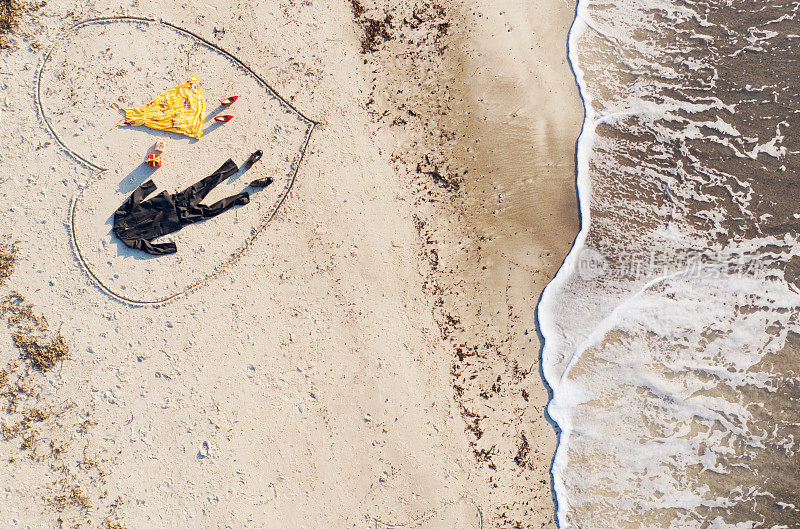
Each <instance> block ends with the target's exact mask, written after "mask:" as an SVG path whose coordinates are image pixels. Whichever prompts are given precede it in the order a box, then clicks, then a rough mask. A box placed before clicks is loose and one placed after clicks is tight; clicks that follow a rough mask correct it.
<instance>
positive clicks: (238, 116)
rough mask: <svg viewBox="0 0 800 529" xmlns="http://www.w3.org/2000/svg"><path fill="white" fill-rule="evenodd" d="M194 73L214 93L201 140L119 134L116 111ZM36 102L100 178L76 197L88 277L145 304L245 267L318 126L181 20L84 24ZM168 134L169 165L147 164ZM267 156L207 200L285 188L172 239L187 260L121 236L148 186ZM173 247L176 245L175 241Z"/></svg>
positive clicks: (68, 39)
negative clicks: (130, 200) (262, 181)
mask: <svg viewBox="0 0 800 529" xmlns="http://www.w3.org/2000/svg"><path fill="white" fill-rule="evenodd" d="M191 76H196V77H197V78H198V79H199V80H200V83H201V85H202V87H203V90H204V92H205V97H206V102H207V109H208V111H209V114H208V120H209V121H207V123H206V132H205V134H204V135H203V137H202V138H201V139H200V140H199V141H198V140H194V139H190V138H187V137H184V136H180V135H178V134H172V133H163V132H160V131H154V130H151V129H147V128H144V127H130V128H128V127H119V128H112V127H113V126H114V124H115V123H116V122H117V121H118V120H119V119H120V114H119V113H118V112H117V111H116V110H114V109H113V107H112V104H115V103H116V104H119V105H121V106H143V105H145V104H146V103H147V102H148V101H150V99H152V98H153V97H155V96H156V95H158V94H159V93H161V92H162V91H164V90H165V89H168V88H171V87H172V86H175V85H177V84H179V83H181V82H184V81H185V80H187V79H188V78H189V77H191ZM234 94H238V95H239V96H240V97H239V100H238V101H237V102H236V103H235V105H234V107H232V108H231V109H230V110H226V113H232V114H234V115H235V118H234V119H233V120H232V121H231V122H229V123H226V124H219V123H215V122H213V116H214V115H216V114H218V113H220V112H219V111H220V109H219V108H216V107H217V104H216V102H217V101H220V100H221V99H223V98H224V97H227V96H230V95H234ZM35 97H36V101H37V106H38V109H39V112H40V115H41V118H42V121H43V122H44V125H45V126H46V128H47V129H48V130H49V131H50V133H51V134H52V135H53V137H54V138H55V139H56V141H57V142H58V143H59V144H60V145H61V147H62V148H63V149H64V150H65V151H66V152H67V153H68V154H69V155H70V156H71V157H73V158H74V159H75V160H76V161H78V162H79V163H80V164H82V165H84V166H86V168H87V169H89V170H90V171H91V172H92V174H91V175H90V176H89V177H88V179H87V181H86V183H85V184H84V185H83V186H81V188H80V190H79V191H78V193H77V194H76V196H75V197H73V200H72V204H71V207H70V213H69V219H68V223H69V229H70V235H71V237H72V244H73V249H74V252H75V254H76V257H77V259H78V261H79V262H80V264H81V266H82V267H83V269H84V270H85V271H86V273H87V274H88V275H89V276H90V277H91V278H92V279H93V280H94V281H95V282H96V283H97V285H98V286H99V287H100V289H101V290H103V291H104V292H105V293H107V294H108V295H110V296H112V297H113V298H115V299H117V300H119V301H122V302H126V303H130V304H135V305H141V304H147V305H152V304H162V303H166V302H168V301H170V300H172V299H175V298H176V297H179V296H181V295H183V294H186V293H188V292H190V291H192V290H194V289H197V288H199V287H201V286H203V285H204V284H206V283H207V282H208V281H209V280H211V279H212V278H214V277H216V276H217V275H219V274H220V273H222V272H223V271H224V270H225V269H226V268H228V267H229V266H231V265H232V264H233V263H235V262H236V261H237V260H238V259H239V258H240V257H242V255H244V253H245V252H246V251H247V249H248V248H249V246H250V245H251V244H252V243H253V241H254V239H255V238H256V237H257V236H258V235H259V234H260V233H261V232H263V231H264V229H265V227H266V226H267V224H268V223H269V222H270V220H271V219H272V218H273V217H274V216H275V214H276V213H277V211H278V209H279V208H280V206H281V205H282V204H283V202H284V201H285V200H286V197H287V195H288V193H289V191H290V190H291V189H292V185H293V184H294V181H295V179H296V177H297V173H298V169H299V166H300V163H301V161H302V160H303V157H304V155H305V151H306V148H307V146H308V142H309V140H310V137H311V133H312V131H313V129H314V126H315V125H316V123H315V122H314V121H313V120H311V119H309V118H307V117H306V116H304V115H303V114H302V113H301V112H300V111H299V110H297V109H296V108H295V107H294V106H293V105H292V104H291V103H289V102H288V101H286V100H284V99H283V98H282V97H281V96H280V95H278V94H277V92H275V90H273V89H272V88H271V87H270V86H269V84H267V82H266V81H265V80H264V79H263V78H261V77H260V76H259V75H258V74H256V73H255V72H254V71H253V70H251V69H250V68H249V67H248V66H246V65H245V64H244V63H242V62H241V61H240V60H239V59H237V58H236V57H235V56H233V55H232V54H230V53H228V52H226V51H225V50H223V49H221V48H219V47H217V46H216V45H214V44H212V43H211V42H208V41H207V40H205V39H203V38H202V37H199V36H197V35H195V34H193V33H191V32H189V31H187V30H184V29H182V28H180V27H177V26H174V25H172V24H169V23H166V22H161V21H155V20H151V19H145V18H136V17H111V18H99V19H91V20H86V21H83V22H80V23H78V24H76V25H74V26H72V27H71V28H69V29H68V30H67V31H66V32H65V33H63V34H62V36H61V37H59V38H58V39H57V40H56V41H55V42H54V43H53V45H52V46H51V48H50V49H49V50H48V51H47V53H46V54H45V56H44V59H43V61H42V63H41V65H40V69H39V72H38V75H37V82H36V94H35ZM161 138H167V140H168V146H167V151H166V152H165V164H164V166H163V167H161V168H160V169H157V170H156V169H153V168H150V167H148V166H147V165H146V164H144V163H143V162H144V157H145V154H146V153H147V151H148V149H150V148H151V147H152V146H153V144H154V143H155V142H156V141H157V140H158V139H161ZM256 149H261V150H263V151H264V157H263V158H262V160H261V161H260V162H259V163H258V164H257V165H255V166H253V168H252V169H250V170H248V171H244V169H242V170H241V171H240V172H239V173H238V174H237V175H234V176H233V177H232V178H231V179H230V180H229V181H228V182H225V183H223V184H221V185H220V186H218V187H217V189H215V190H214V192H213V193H212V194H211V195H210V196H209V197H208V198H207V199H206V203H211V202H213V201H216V200H218V199H219V198H222V197H224V196H228V195H232V194H235V193H237V192H239V191H242V190H244V189H247V184H248V182H250V181H251V180H254V179H256V178H263V177H267V176H271V177H272V178H274V179H275V183H274V184H273V185H272V186H270V187H267V188H265V189H261V190H253V189H249V191H250V192H252V194H251V202H250V204H248V205H246V206H243V207H238V208H236V209H235V210H232V211H229V212H227V213H225V214H224V215H220V216H219V217H216V218H214V219H210V220H209V221H206V222H202V223H199V224H194V225H192V226H189V227H187V228H185V229H184V230H182V231H180V232H177V233H174V234H171V235H169V236H168V237H169V239H171V240H174V241H175V243H176V244H177V247H178V253H176V254H172V255H166V256H158V257H154V256H150V255H148V254H145V253H143V252H140V251H136V250H131V249H130V248H127V247H126V246H125V245H124V244H122V242H121V241H119V240H118V239H116V237H114V235H113V233H112V231H111V227H112V223H113V214H114V211H115V210H116V209H117V208H118V207H119V206H120V204H122V202H123V201H124V200H126V199H127V197H128V196H129V195H130V193H131V192H133V190H134V189H136V187H138V186H139V185H140V184H141V183H143V182H145V181H147V180H148V179H151V178H152V179H153V180H154V181H155V183H156V185H157V186H158V191H157V192H160V191H161V190H168V191H170V192H174V191H176V190H178V189H183V188H185V187H187V186H189V185H191V184H193V183H194V182H196V181H198V180H200V179H201V178H203V177H205V176H208V175H209V174H211V173H212V172H213V171H214V170H216V169H217V168H218V167H219V166H221V165H222V163H223V162H225V160H227V159H228V158H232V159H233V160H234V161H235V162H236V163H237V164H239V165H242V164H243V162H244V161H245V159H247V157H248V156H249V155H250V153H252V152H253V151H255V150H256ZM165 240H166V238H165Z"/></svg>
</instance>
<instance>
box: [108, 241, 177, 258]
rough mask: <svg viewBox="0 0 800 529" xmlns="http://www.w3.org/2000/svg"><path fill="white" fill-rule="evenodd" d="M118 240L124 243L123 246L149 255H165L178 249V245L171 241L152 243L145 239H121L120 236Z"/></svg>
mask: <svg viewBox="0 0 800 529" xmlns="http://www.w3.org/2000/svg"><path fill="white" fill-rule="evenodd" d="M120 240H121V241H122V242H123V243H125V246H127V247H128V248H133V249H134V250H141V251H143V252H147V253H149V254H150V255H167V254H170V253H175V252H177V251H178V247H177V246H175V243H174V242H172V241H169V242H159V243H152V242H150V241H148V240H147V239H123V238H122V237H120Z"/></svg>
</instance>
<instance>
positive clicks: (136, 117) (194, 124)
mask: <svg viewBox="0 0 800 529" xmlns="http://www.w3.org/2000/svg"><path fill="white" fill-rule="evenodd" d="M122 110H123V111H124V112H125V119H124V120H122V121H121V122H120V123H119V124H121V125H125V126H129V127H133V126H137V125H144V126H145V127H150V128H151V129H157V130H165V131H169V132H177V133H178V134H184V135H186V136H189V137H191V138H196V139H198V140H199V139H200V136H202V135H203V126H204V122H203V118H204V117H205V114H206V100H205V98H204V97H203V90H202V89H201V88H200V83H198V82H197V78H196V77H192V78H191V79H189V80H188V81H186V82H185V83H183V84H179V85H178V86H176V87H175V88H170V89H169V90H167V91H166V92H164V93H163V94H161V95H159V96H158V97H156V98H155V99H153V100H152V101H150V102H149V103H148V104H147V106H145V107H141V108H137V107H134V108H123V109H122Z"/></svg>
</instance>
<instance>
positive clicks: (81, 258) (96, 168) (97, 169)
mask: <svg viewBox="0 0 800 529" xmlns="http://www.w3.org/2000/svg"><path fill="white" fill-rule="evenodd" d="M113 23H131V24H140V25H146V26H150V25H159V26H161V27H164V28H168V29H170V30H172V31H175V32H177V33H179V34H181V35H183V36H185V37H189V38H191V39H193V40H194V41H196V42H197V43H199V44H200V45H203V46H205V47H206V48H207V49H209V50H210V51H212V52H214V53H217V54H219V55H221V56H222V57H224V58H225V59H227V60H228V61H230V62H231V63H233V65H234V66H235V67H237V68H239V69H241V70H242V71H243V72H244V73H245V74H246V75H248V76H250V77H251V78H252V79H253V80H255V81H256V82H257V83H258V84H259V85H260V86H261V87H263V88H264V89H265V90H266V92H267V94H268V95H269V96H270V97H271V98H273V99H276V100H277V101H278V102H279V104H280V105H281V106H282V107H284V110H286V111H287V112H293V113H294V114H295V115H296V117H297V119H298V120H299V121H302V122H303V123H304V124H305V126H306V129H305V133H304V136H303V138H302V140H301V146H300V149H299V151H298V153H299V155H298V156H296V157H295V159H294V160H293V161H292V163H291V166H290V174H289V175H287V176H288V179H287V181H286V184H285V185H284V188H283V189H282V190H281V191H280V194H279V195H278V199H277V201H276V202H274V203H273V205H272V206H271V207H270V208H269V209H268V210H267V211H266V213H265V214H264V215H263V216H262V217H261V218H260V221H259V222H258V223H257V225H255V226H252V227H251V230H250V234H249V235H248V236H247V237H245V238H244V241H243V242H242V244H241V245H239V246H238V247H237V248H236V250H235V251H233V252H232V253H231V254H230V255H229V256H227V258H223V259H222V261H221V262H219V263H218V264H217V265H216V266H214V267H213V269H212V270H211V271H209V272H208V273H200V274H199V277H198V278H196V279H194V280H192V281H191V282H189V283H188V284H187V285H186V286H185V287H183V288H178V289H177V290H176V291H172V292H169V293H166V294H163V295H156V296H153V297H152V298H147V299H143V296H138V297H134V296H130V295H126V294H125V293H124V292H122V291H120V289H117V288H115V287H114V286H111V285H109V284H108V283H107V282H106V281H104V280H103V278H102V277H100V276H99V275H98V274H97V273H96V272H95V270H93V268H92V265H91V264H90V263H89V261H88V260H87V259H86V257H85V255H84V252H83V251H82V248H81V244H80V242H79V237H78V232H77V223H76V216H77V208H78V206H79V205H80V204H81V201H82V198H83V196H84V194H85V193H86V190H87V189H88V188H89V187H90V186H91V185H92V184H93V183H95V182H97V181H98V180H99V179H101V178H102V177H103V176H104V175H106V174H107V173H108V169H107V168H105V167H102V166H100V165H99V164H97V163H95V162H93V161H91V160H90V159H89V156H84V155H83V154H81V153H79V152H76V150H74V149H72V148H70V147H69V146H68V145H67V142H65V141H64V140H63V139H62V137H61V136H60V135H59V134H58V132H57V131H56V130H55V127H54V126H53V124H52V123H51V121H50V119H48V115H47V112H46V110H45V106H44V104H43V102H42V78H43V74H44V72H45V70H46V67H47V65H48V62H49V61H50V60H51V58H52V56H53V53H54V51H55V50H56V49H58V47H59V45H60V44H62V43H63V42H64V41H65V40H66V39H67V38H68V37H69V36H70V35H71V34H73V33H74V32H76V31H77V30H79V29H81V28H84V27H86V26H90V25H95V24H113ZM35 90H36V93H35V100H36V104H37V109H38V112H39V115H40V116H41V119H42V121H43V123H44V125H45V127H46V128H47V130H48V132H49V133H50V134H51V135H52V136H53V138H54V139H55V141H56V143H57V144H58V145H59V146H60V147H61V148H62V149H63V150H64V151H65V152H66V153H67V154H69V155H70V157H72V158H73V159H74V160H76V161H77V162H78V163H80V164H81V165H84V166H86V167H87V168H88V169H90V170H92V171H93V174H92V175H91V176H90V177H89V179H88V180H87V181H86V182H85V183H84V184H83V185H81V186H80V187H79V190H78V192H77V193H76V195H75V196H73V198H72V200H71V203H70V207H69V214H68V217H69V218H68V226H69V232H70V239H71V246H72V249H73V252H74V254H75V257H76V260H77V261H78V262H79V263H80V265H81V268H82V269H83V270H84V271H85V272H86V273H87V275H88V276H89V277H90V278H91V279H92V281H93V282H94V283H95V284H96V285H97V286H98V288H99V289H100V290H101V291H103V292H104V293H105V294H107V295H109V296H110V297H112V298H114V299H116V300H118V301H120V302H124V303H128V304H132V305H151V306H152V305H161V304H165V303H167V302H169V301H172V300H174V299H176V298H179V297H181V296H183V295H185V294H188V293H189V292H192V291H194V290H197V289H198V288H200V287H202V286H204V285H206V284H207V283H208V282H209V281H211V280H212V279H213V278H215V277H217V276H219V275H220V274H222V273H223V272H224V271H225V270H226V269H227V268H229V267H230V266H232V265H233V264H235V263H236V262H237V261H238V260H239V259H240V258H241V257H242V256H243V255H244V254H245V253H246V251H247V249H248V248H249V247H250V246H251V244H252V243H253V241H254V240H255V239H256V237H258V236H259V235H260V234H261V233H262V232H263V231H264V229H265V228H266V226H267V224H269V222H270V221H271V220H272V219H273V218H274V216H275V214H276V213H277V211H278V209H279V208H280V207H281V206H282V205H283V203H284V201H285V200H286V198H287V196H288V194H289V192H290V191H291V189H292V186H293V184H294V182H295V179H296V178H297V174H298V171H299V167H300V164H301V162H302V160H303V159H304V157H305V153H306V149H307V147H308V143H309V141H310V139H311V133H312V132H313V130H314V127H315V126H316V125H317V122H315V121H314V120H312V119H310V118H308V117H306V116H305V115H304V114H303V113H302V112H300V111H299V110H298V109H297V108H296V107H294V106H293V105H292V104H291V103H289V102H288V101H286V100H285V99H284V98H283V97H281V96H280V95H279V94H278V93H277V92H276V91H275V90H274V89H273V88H272V87H271V86H270V85H269V83H267V82H266V81H265V80H264V79H263V78H262V77H261V76H259V75H258V74H257V73H256V72H254V71H253V70H252V69H251V68H249V67H248V66H247V65H245V64H244V63H243V62H242V61H241V60H240V59H238V58H237V57H236V56H234V55H233V54H231V53H229V52H227V51H226V50H224V49H223V48H220V47H219V46H217V45H215V44H213V43H211V42H209V41H208V40H206V39H204V38H203V37H200V36H199V35H197V34H195V33H193V32H191V31H189V30H186V29H184V28H181V27H179V26H176V25H174V24H170V23H168V22H164V21H160V20H155V19H151V18H145V17H131V16H115V17H101V18H92V19H87V20H84V21H81V22H79V23H77V24H74V25H73V26H71V27H70V28H68V29H67V30H66V31H64V32H63V33H62V34H61V35H60V36H59V37H58V38H57V39H56V40H55V41H54V42H53V43H52V44H51V46H50V47H49V48H48V50H47V52H46V53H45V55H44V57H43V59H42V61H41V63H40V66H39V69H38V71H37V75H36V82H35ZM179 251H180V250H179Z"/></svg>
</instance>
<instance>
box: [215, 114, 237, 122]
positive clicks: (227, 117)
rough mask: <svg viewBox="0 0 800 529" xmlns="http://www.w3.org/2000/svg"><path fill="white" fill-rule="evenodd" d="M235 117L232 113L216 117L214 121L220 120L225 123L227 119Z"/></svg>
mask: <svg viewBox="0 0 800 529" xmlns="http://www.w3.org/2000/svg"><path fill="white" fill-rule="evenodd" d="M232 119H233V116H231V115H230V114H225V115H224V116H217V117H215V118H214V121H219V122H221V123H225V122H226V121H230V120H232Z"/></svg>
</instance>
